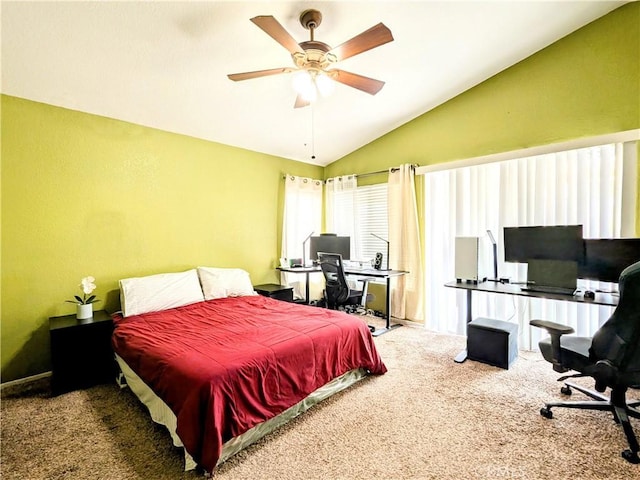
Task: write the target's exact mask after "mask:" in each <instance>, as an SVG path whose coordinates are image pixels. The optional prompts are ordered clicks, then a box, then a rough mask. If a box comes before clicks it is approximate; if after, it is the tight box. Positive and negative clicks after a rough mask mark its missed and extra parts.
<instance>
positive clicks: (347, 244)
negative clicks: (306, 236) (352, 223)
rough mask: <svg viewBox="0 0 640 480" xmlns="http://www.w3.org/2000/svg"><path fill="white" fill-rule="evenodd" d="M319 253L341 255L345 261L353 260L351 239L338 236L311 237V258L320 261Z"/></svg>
mask: <svg viewBox="0 0 640 480" xmlns="http://www.w3.org/2000/svg"><path fill="white" fill-rule="evenodd" d="M318 252H324V253H339V254H340V255H342V259H343V260H349V259H350V258H351V237H339V236H337V235H320V236H318V237H311V240H310V243H309V258H311V260H317V259H318Z"/></svg>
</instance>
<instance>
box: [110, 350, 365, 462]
mask: <svg viewBox="0 0 640 480" xmlns="http://www.w3.org/2000/svg"><path fill="white" fill-rule="evenodd" d="M115 357H116V361H117V362H118V365H119V366H120V370H121V371H122V374H123V375H124V378H125V379H126V381H127V385H128V386H129V388H130V389H131V391H132V392H133V393H134V394H135V395H136V396H137V397H138V399H139V400H140V401H141V402H142V403H143V404H144V405H145V406H146V407H147V409H148V410H149V414H150V415H151V419H152V420H153V421H154V422H156V423H159V424H160V425H164V426H165V427H166V428H167V430H168V431H169V434H170V435H171V439H172V441H173V444H174V445H175V446H176V447H182V448H183V450H184V445H183V443H182V440H180V437H178V434H177V433H176V426H177V418H176V416H175V414H174V413H173V411H171V409H170V408H169V407H168V406H167V404H166V403H164V401H162V399H160V397H158V396H157V395H156V394H155V393H154V392H153V390H151V388H149V386H147V384H146V383H144V382H143V381H142V379H141V378H140V377H139V376H138V375H137V374H136V373H135V372H134V371H133V370H132V369H131V368H130V367H129V365H127V364H126V362H125V361H124V360H123V359H122V358H120V357H119V356H118V355H115ZM366 376H367V371H366V370H365V369H362V368H358V369H355V370H351V371H349V372H347V373H345V374H343V375H341V376H339V377H337V378H335V379H333V380H332V381H330V382H329V383H327V384H326V385H324V386H322V387H320V388H319V389H317V390H316V391H315V392H313V393H311V395H309V396H308V397H306V398H304V399H303V400H301V401H300V402H298V403H297V404H295V405H294V406H292V407H290V408H288V409H287V410H285V411H284V412H282V413H281V414H280V415H278V416H276V417H274V418H271V419H269V420H267V421H266V422H263V423H260V424H258V425H256V426H255V427H253V428H251V429H249V430H247V431H246V432H244V433H243V434H242V435H238V436H237V437H234V438H232V439H231V440H229V441H227V442H225V443H224V444H223V445H222V453H221V455H220V458H219V459H218V463H217V465H220V464H221V463H222V462H224V461H226V460H227V459H228V458H229V457H231V456H233V455H235V454H236V453H238V452H239V451H240V450H242V449H243V448H246V447H247V446H249V445H251V444H252V443H254V442H257V441H258V440H260V439H261V438H262V437H264V436H265V435H267V434H269V433H271V432H273V431H274V430H275V429H277V428H278V427H280V426H282V425H284V424H285V423H287V422H289V421H290V420H291V419H293V418H295V417H297V416H298V415H300V414H301V413H303V412H305V411H307V410H308V409H309V408H311V407H313V406H314V405H316V404H317V403H319V402H321V401H322V400H324V399H325V398H328V397H330V396H331V395H333V394H335V393H338V392H340V391H342V390H344V389H346V388H348V387H350V386H351V385H353V384H354V383H356V382H357V381H358V380H361V379H362V378H364V377H366ZM184 460H185V462H184V469H185V470H193V469H194V468H196V462H195V461H194V460H193V458H192V457H191V455H189V454H188V453H187V451H186V450H184ZM209 473H211V472H209Z"/></svg>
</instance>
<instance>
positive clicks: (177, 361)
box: [113, 296, 387, 472]
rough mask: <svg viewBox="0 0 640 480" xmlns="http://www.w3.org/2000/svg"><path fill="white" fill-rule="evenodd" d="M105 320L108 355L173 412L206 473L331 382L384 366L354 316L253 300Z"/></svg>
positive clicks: (189, 449) (382, 369) (188, 447)
mask: <svg viewBox="0 0 640 480" xmlns="http://www.w3.org/2000/svg"><path fill="white" fill-rule="evenodd" d="M114 321H115V331H114V333H113V347H114V350H115V352H116V353H117V354H118V355H119V356H120V357H121V358H122V359H123V360H124V361H125V362H126V363H127V365H129V366H130V367H131V368H132V369H133V370H134V371H135V372H136V373H137V374H138V376H140V378H141V379H142V380H143V381H144V382H145V383H146V384H147V385H148V386H149V387H150V388H151V389H152V390H153V391H154V392H155V393H156V395H158V396H159V397H160V398H161V399H162V400H163V401H164V402H165V403H166V404H167V405H168V406H169V407H170V408H171V410H172V411H173V412H174V413H175V415H176V417H177V421H178V426H177V433H178V435H179V436H180V439H181V440H182V442H183V443H184V445H185V449H186V450H187V452H189V454H190V455H191V456H192V457H193V458H194V460H195V461H196V462H197V463H198V464H199V465H200V466H202V467H203V468H205V469H206V470H207V471H208V472H212V471H213V468H214V467H215V465H216V462H217V460H218V458H219V457H220V453H221V450H222V444H223V443H224V442H226V441H227V440H229V439H231V438H233V437H235V436H238V435H240V434H242V433H244V432H246V431H247V430H249V429H250V428H252V427H253V426H255V425H257V424H259V423H262V422H264V421H265V420H268V419H270V418H272V417H274V416H276V415H278V414H279V413H281V412H283V411H284V410H286V409H287V408H289V407H291V406H292V405H295V404H296V403H298V402H299V401H300V400H302V399H303V398H305V397H306V396H308V395H309V394H310V393H311V392H313V391H314V390H316V389H317V388H319V387H321V386H323V385H324V384H326V383H327V382H329V381H331V380H332V379H334V378H336V377H338V376H340V375H342V374H343V373H345V372H347V371H349V370H352V369H355V368H359V367H362V368H365V369H367V370H368V371H369V372H371V373H374V374H383V373H385V372H386V370H387V369H386V367H385V366H384V364H383V363H382V360H381V359H380V356H379V355H378V352H377V351H376V348H375V345H374V343H373V338H372V337H371V334H370V333H369V330H368V327H367V326H366V325H365V324H364V323H363V322H362V321H361V320H359V319H358V318H355V317H353V316H350V315H347V314H345V313H341V312H336V311H332V310H326V309H323V308H316V307H308V306H304V305H297V304H293V303H285V302H281V301H278V300H274V299H271V298H267V297H262V296H248V297H235V298H224V299H218V300H211V301H207V302H200V303H196V304H193V305H188V306H185V307H180V308H175V309H171V310H165V311H162V312H155V313H147V314H144V315H137V316H132V317H127V318H122V317H121V316H119V315H115V316H114Z"/></svg>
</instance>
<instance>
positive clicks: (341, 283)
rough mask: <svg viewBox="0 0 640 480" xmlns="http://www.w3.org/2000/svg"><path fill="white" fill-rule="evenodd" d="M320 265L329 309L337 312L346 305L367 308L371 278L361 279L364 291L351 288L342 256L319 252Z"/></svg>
mask: <svg viewBox="0 0 640 480" xmlns="http://www.w3.org/2000/svg"><path fill="white" fill-rule="evenodd" d="M318 263H319V264H320V268H321V269H322V273H323V274H324V280H325V290H324V295H325V301H326V302H327V308H330V309H331V310H337V309H338V307H342V306H345V305H355V306H358V305H359V306H360V307H366V299H367V288H368V284H369V281H370V280H371V279H370V278H366V277H365V278H359V279H358V280H359V281H361V282H363V287H362V290H352V289H351V288H349V284H348V283H347V278H346V276H345V273H344V266H343V264H342V255H340V254H339V253H323V252H318Z"/></svg>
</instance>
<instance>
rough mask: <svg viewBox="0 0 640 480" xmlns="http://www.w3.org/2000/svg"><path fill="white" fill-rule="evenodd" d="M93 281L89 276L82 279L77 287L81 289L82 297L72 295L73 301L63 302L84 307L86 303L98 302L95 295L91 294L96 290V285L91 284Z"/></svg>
mask: <svg viewBox="0 0 640 480" xmlns="http://www.w3.org/2000/svg"><path fill="white" fill-rule="evenodd" d="M95 281H96V279H95V278H93V277H91V276H88V277H84V278H83V279H82V280H80V285H79V287H80V288H81V289H82V293H83V295H82V296H80V295H74V296H73V300H65V301H66V302H69V303H77V304H78V305H86V304H88V303H95V302H99V301H100V300H98V299H97V298H96V296H95V295H92V294H91V292H93V291H94V290H95V289H96V284H95V283H93V282H95Z"/></svg>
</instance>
